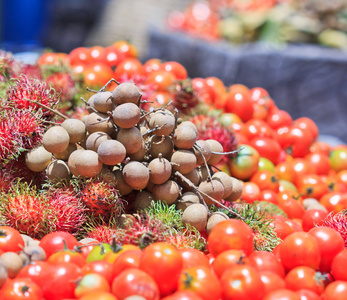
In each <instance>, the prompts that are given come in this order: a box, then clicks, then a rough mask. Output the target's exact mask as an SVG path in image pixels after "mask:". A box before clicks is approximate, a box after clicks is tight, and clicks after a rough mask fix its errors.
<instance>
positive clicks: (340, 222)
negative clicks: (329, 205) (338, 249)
mask: <svg viewBox="0 0 347 300" xmlns="http://www.w3.org/2000/svg"><path fill="white" fill-rule="evenodd" d="M319 226H325V227H330V228H333V229H335V230H336V231H337V232H339V233H340V234H341V236H342V238H343V240H344V241H345V248H347V209H345V210H342V211H339V212H336V211H332V212H330V213H329V214H328V216H327V217H326V218H325V219H324V220H323V221H322V222H321V223H320V225H319Z"/></svg>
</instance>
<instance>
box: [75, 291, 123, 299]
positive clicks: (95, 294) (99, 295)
mask: <svg viewBox="0 0 347 300" xmlns="http://www.w3.org/2000/svg"><path fill="white" fill-rule="evenodd" d="M79 300H118V299H117V298H116V297H115V296H113V295H112V294H111V293H108V292H92V293H89V294H87V295H83V296H82V297H81V298H79Z"/></svg>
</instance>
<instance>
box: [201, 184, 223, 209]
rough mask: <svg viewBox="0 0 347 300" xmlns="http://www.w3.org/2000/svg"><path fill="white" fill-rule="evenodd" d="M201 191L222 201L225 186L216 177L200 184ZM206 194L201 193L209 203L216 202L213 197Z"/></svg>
mask: <svg viewBox="0 0 347 300" xmlns="http://www.w3.org/2000/svg"><path fill="white" fill-rule="evenodd" d="M199 191H201V192H203V193H204V194H206V195H208V196H210V197H212V198H213V199H215V200H216V201H218V202H220V201H221V200H222V199H223V195H224V186H223V184H222V183H221V182H220V181H218V180H215V179H212V180H211V181H207V180H205V181H202V182H201V183H200V184H199ZM204 194H202V193H201V196H202V198H203V199H204V201H205V203H206V204H207V205H212V204H215V202H214V201H212V199H210V198H209V197H207V196H205V195H204Z"/></svg>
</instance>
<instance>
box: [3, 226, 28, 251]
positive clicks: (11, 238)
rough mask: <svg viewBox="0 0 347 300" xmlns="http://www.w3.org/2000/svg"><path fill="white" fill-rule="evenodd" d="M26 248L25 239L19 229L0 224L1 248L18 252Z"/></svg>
mask: <svg viewBox="0 0 347 300" xmlns="http://www.w3.org/2000/svg"><path fill="white" fill-rule="evenodd" d="M22 248H24V240H23V238H22V236H21V234H20V233H19V231H18V230H16V229H14V228H12V227H10V226H0V250H2V251H4V252H7V251H12V252H17V251H20V250H22Z"/></svg>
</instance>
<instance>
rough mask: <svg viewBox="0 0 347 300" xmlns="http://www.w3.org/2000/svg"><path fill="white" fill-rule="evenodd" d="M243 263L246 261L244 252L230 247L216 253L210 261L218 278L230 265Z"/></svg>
mask: <svg viewBox="0 0 347 300" xmlns="http://www.w3.org/2000/svg"><path fill="white" fill-rule="evenodd" d="M245 263H248V258H247V257H246V254H245V252H244V251H243V250H234V249H231V250H226V251H223V252H222V253H220V254H219V255H217V257H216V258H215V259H214V260H213V262H212V268H213V271H214V272H215V274H216V275H217V276H218V278H220V277H221V276H222V275H223V273H224V272H225V271H226V270H227V269H229V268H230V267H232V266H235V265H237V264H245Z"/></svg>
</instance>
